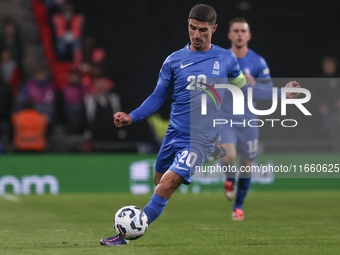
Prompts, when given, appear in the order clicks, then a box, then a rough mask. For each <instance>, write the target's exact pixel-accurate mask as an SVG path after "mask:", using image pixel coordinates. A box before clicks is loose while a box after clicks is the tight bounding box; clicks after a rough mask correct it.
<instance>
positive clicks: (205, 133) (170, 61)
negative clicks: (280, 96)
mask: <svg viewBox="0 0 340 255" xmlns="http://www.w3.org/2000/svg"><path fill="white" fill-rule="evenodd" d="M216 18H217V15H216V12H215V10H214V9H213V8H212V7H211V6H209V5H204V4H198V5H195V6H194V7H193V8H192V9H191V11H190V13H189V18H188V30H189V37H190V42H189V43H188V44H187V45H186V46H185V47H184V48H183V49H180V50H178V51H176V52H174V53H172V54H171V55H170V56H169V57H167V58H166V60H165V61H164V63H163V66H162V68H161V70H160V73H159V77H158V81H157V86H156V88H155V90H154V91H153V93H152V94H151V95H150V96H149V97H148V98H147V99H146V100H145V101H144V102H143V103H142V105H141V106H140V107H138V108H137V109H136V110H134V111H132V112H131V113H130V114H126V113H124V112H117V113H116V114H115V115H114V116H113V117H114V122H115V125H116V126H117V127H122V126H125V125H130V124H131V123H133V122H136V121H140V120H142V119H144V118H145V117H147V116H148V115H150V114H152V113H153V112H155V111H156V110H157V109H158V108H159V107H160V106H161V105H162V103H163V102H164V100H165V98H166V96H167V94H168V92H169V90H170V88H171V87H173V89H174V93H173V97H172V98H173V101H174V102H173V104H172V106H171V114H170V124H169V126H168V130H167V132H166V135H165V137H164V140H163V144H162V146H161V149H160V151H159V153H158V156H157V161H156V165H155V173H154V179H155V184H156V188H155V191H154V194H153V195H152V197H151V199H150V202H149V203H148V204H147V205H146V206H145V207H144V209H143V211H144V212H145V214H146V215H147V217H148V223H149V224H151V223H152V222H153V221H154V220H156V219H157V218H158V217H159V215H160V214H161V213H162V212H163V210H164V207H165V206H166V204H167V203H168V200H169V199H170V197H171V196H172V194H173V193H174V192H175V190H176V189H177V188H178V187H179V186H180V185H181V184H182V183H184V184H190V182H191V176H192V175H193V174H194V171H195V167H196V166H200V165H202V164H203V162H204V161H206V160H207V159H208V157H209V156H210V154H211V153H212V152H213V151H214V148H215V142H216V141H217V139H218V136H219V131H218V129H219V127H218V126H216V127H213V120H214V119H217V118H218V117H219V115H218V113H219V110H220V108H221V106H220V105H216V104H215V102H214V101H213V99H212V98H210V97H208V98H207V106H206V110H207V112H208V113H209V114H206V115H202V114H201V95H202V93H205V92H204V90H206V91H207V90H210V91H214V90H215V91H217V92H218V94H219V95H220V97H221V98H222V99H223V94H224V91H225V89H218V88H214V85H215V84H216V82H217V81H218V80H219V79H220V78H221V77H223V78H229V84H232V85H235V86H237V87H238V88H240V89H241V90H242V92H243V93H244V95H245V96H247V88H248V87H250V85H248V84H246V79H245V77H244V75H243V73H242V71H241V70H240V68H239V65H238V62H237V59H236V57H235V55H234V54H233V53H232V52H231V51H229V50H225V49H223V48H220V47H219V46H217V45H213V44H212V43H211V38H212V34H213V33H214V32H215V31H216V28H217V24H216ZM215 79H216V80H215ZM227 81H228V80H227ZM227 81H226V83H227ZM208 83H209V84H208ZM295 86H299V85H298V83H295ZM203 89H204V90H203ZM296 94H297V93H287V95H286V96H287V98H293V97H296V96H297V95H296ZM253 97H254V98H255V99H257V100H271V99H272V90H264V89H259V88H255V89H253ZM127 243H128V240H125V239H123V238H122V236H121V234H118V235H116V236H113V237H108V238H104V239H102V240H101V241H100V244H101V245H109V246H118V245H125V244H127Z"/></svg>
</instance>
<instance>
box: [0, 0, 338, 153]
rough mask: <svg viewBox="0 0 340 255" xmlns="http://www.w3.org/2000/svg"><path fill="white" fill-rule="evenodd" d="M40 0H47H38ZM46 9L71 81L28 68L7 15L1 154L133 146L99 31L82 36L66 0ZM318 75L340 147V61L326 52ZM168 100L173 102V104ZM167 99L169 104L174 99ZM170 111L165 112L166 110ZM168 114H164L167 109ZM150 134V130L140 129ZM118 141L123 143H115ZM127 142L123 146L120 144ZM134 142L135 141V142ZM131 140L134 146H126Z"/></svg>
mask: <svg viewBox="0 0 340 255" xmlns="http://www.w3.org/2000/svg"><path fill="white" fill-rule="evenodd" d="M39 1H42V0H39ZM42 2H43V4H44V5H45V7H46V10H47V13H48V22H49V26H50V27H51V30H52V32H53V33H52V35H51V36H52V37H53V38H52V41H53V42H54V45H53V47H54V50H55V52H56V54H57V58H58V60H59V61H61V62H63V61H66V62H67V61H68V62H71V63H72V65H71V66H72V67H71V68H70V69H69V70H68V77H67V81H66V82H64V84H56V83H55V77H53V74H52V71H51V68H50V66H37V67H36V68H35V72H34V74H33V75H27V74H26V72H25V70H24V68H23V56H24V54H25V52H24V51H23V45H22V44H23V42H22V41H21V40H20V36H19V29H20V27H18V26H17V24H16V23H15V22H13V21H12V20H6V21H5V22H4V23H3V24H2V31H1V36H0V56H1V59H0V60H1V62H0V70H1V71H0V153H1V152H2V150H3V149H5V150H7V151H101V150H105V148H106V149H107V150H110V149H114V150H123V149H124V150H130V149H132V150H133V148H135V147H136V145H135V144H134V143H129V142H134V141H136V140H139V138H138V137H137V138H136V136H135V137H133V136H132V138H131V137H130V136H129V127H128V128H122V129H117V128H116V127H115V126H114V123H113V118H112V115H113V114H114V113H115V112H117V111H120V110H121V102H120V96H119V95H118V94H117V93H116V92H115V86H114V82H113V81H112V80H110V79H109V78H107V76H106V75H105V72H104V71H103V70H105V69H107V68H105V63H106V51H105V49H103V48H100V47H97V45H96V38H94V37H91V36H88V37H85V38H84V36H83V30H84V24H85V20H86V17H85V16H84V15H83V14H79V13H75V12H74V8H73V6H72V4H70V3H69V2H67V1H66V0H44V1H42ZM320 69H321V70H322V72H321V74H320V76H319V77H324V78H329V79H327V83H328V84H326V86H327V89H325V87H322V88H320V91H319V95H318V96H319V102H320V105H319V112H320V114H321V116H322V120H323V124H324V130H323V132H324V133H325V134H326V135H325V138H326V139H330V141H331V144H332V149H333V150H334V151H340V83H339V80H338V79H336V77H339V73H338V61H337V59H336V58H335V57H333V56H327V57H324V58H323V59H322V61H321V68H320ZM170 103H171V102H169V104H170ZM169 104H168V105H169ZM164 112H165V114H164ZM166 115H167V116H166ZM168 115H169V111H168V110H167V111H163V112H162V111H160V112H159V114H155V115H153V116H151V117H150V118H149V119H148V122H147V123H148V126H151V128H152V130H153V135H152V139H151V140H153V141H151V142H150V144H152V145H151V148H148V146H146V147H145V146H144V149H143V148H141V149H140V150H139V151H142V152H154V151H156V150H155V149H157V147H158V146H159V145H160V143H161V142H162V138H163V136H164V133H165V131H166V128H167V124H168V118H169V116H168ZM140 133H141V136H144V138H145V139H149V137H150V136H147V133H148V131H145V130H142V129H141V130H140ZM117 144H118V145H117ZM122 144H124V146H123V145H122ZM130 145H131V146H130ZM129 146H130V147H129Z"/></svg>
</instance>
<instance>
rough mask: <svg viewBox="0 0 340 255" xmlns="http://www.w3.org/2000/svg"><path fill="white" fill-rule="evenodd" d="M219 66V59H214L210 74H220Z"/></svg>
mask: <svg viewBox="0 0 340 255" xmlns="http://www.w3.org/2000/svg"><path fill="white" fill-rule="evenodd" d="M220 66H221V62H220V60H218V59H214V65H213V70H212V74H216V75H220Z"/></svg>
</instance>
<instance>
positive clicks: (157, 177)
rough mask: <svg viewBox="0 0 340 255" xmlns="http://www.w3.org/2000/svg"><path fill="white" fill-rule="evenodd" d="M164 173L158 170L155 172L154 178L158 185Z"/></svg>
mask: <svg viewBox="0 0 340 255" xmlns="http://www.w3.org/2000/svg"><path fill="white" fill-rule="evenodd" d="M163 175H164V173H160V172H157V171H155V172H154V176H153V178H154V180H155V185H156V186H157V185H158V183H159V182H160V180H161V179H162V177H163Z"/></svg>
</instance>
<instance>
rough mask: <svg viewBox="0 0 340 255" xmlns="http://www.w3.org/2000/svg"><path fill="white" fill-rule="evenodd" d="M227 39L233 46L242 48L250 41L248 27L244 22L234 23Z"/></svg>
mask: <svg viewBox="0 0 340 255" xmlns="http://www.w3.org/2000/svg"><path fill="white" fill-rule="evenodd" d="M228 38H229V40H230V41H231V44H232V45H233V46H236V47H238V48H242V47H243V46H245V45H247V44H248V42H249V40H250V39H251V33H250V30H249V26H248V24H247V23H246V22H235V23H234V24H232V25H231V27H230V29H229V33H228Z"/></svg>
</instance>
